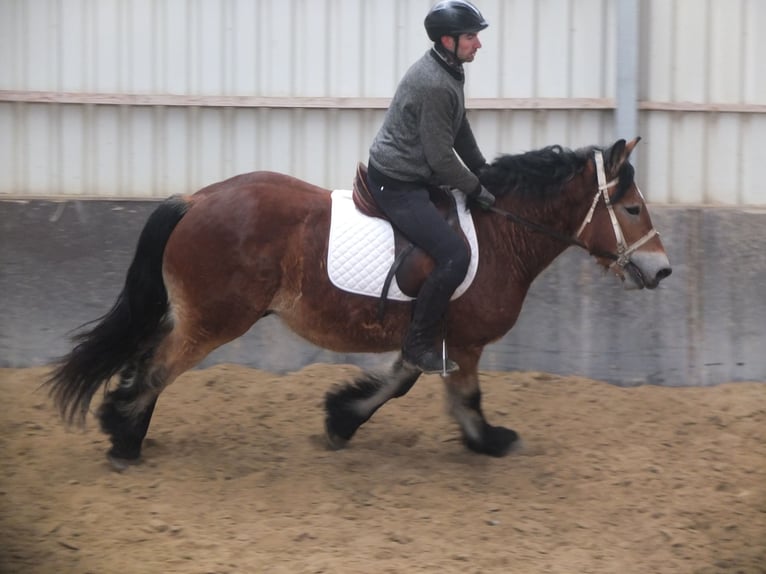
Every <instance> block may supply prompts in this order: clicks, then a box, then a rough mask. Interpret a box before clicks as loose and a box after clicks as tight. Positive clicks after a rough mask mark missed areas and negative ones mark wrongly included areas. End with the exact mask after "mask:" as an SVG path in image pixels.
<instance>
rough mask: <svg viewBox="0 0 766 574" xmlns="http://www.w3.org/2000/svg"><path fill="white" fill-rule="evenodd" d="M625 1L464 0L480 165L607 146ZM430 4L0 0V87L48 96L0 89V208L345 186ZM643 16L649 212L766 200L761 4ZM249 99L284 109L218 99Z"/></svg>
mask: <svg viewBox="0 0 766 574" xmlns="http://www.w3.org/2000/svg"><path fill="white" fill-rule="evenodd" d="M619 1H620V0H536V1H534V2H532V1H529V0H477V3H478V4H479V5H480V7H481V9H482V11H483V12H484V14H485V16H486V17H487V18H488V19H489V20H490V23H491V26H490V28H489V29H488V30H486V31H485V32H483V33H482V36H481V39H482V42H483V44H484V47H483V49H482V50H481V52H480V53H479V56H478V57H477V60H476V62H474V63H472V64H471V65H470V66H468V67H467V74H468V82H467V86H466V94H467V96H468V97H469V99H470V100H471V101H472V102H474V103H475V104H476V106H477V107H476V108H475V109H472V110H471V112H470V118H471V122H472V124H473V125H474V131H475V132H476V135H477V138H478V140H479V143H480V144H481V147H482V149H483V151H484V152H485V155H487V156H488V157H494V156H495V155H497V154H498V153H509V152H518V151H523V150H527V149H530V148H535V147H541V146H543V145H549V144H552V143H559V144H563V145H567V146H571V147H579V146H582V145H587V144H592V143H603V144H606V143H609V142H610V140H612V139H613V130H614V121H613V117H612V116H613V111H612V110H611V109H610V107H609V104H608V103H605V102H609V101H612V100H613V98H614V97H615V86H616V80H617V62H616V61H615V58H616V53H617V50H616V42H617V41H618V39H617V37H616V28H617V26H616V18H617V10H616V3H617V2H619ZM430 4H431V1H430V0H220V1H218V0H98V1H96V0H0V90H5V91H8V92H13V93H16V94H23V93H25V92H36V93H42V94H43V96H38V97H37V98H36V99H35V98H32V99H31V100H30V103H21V102H19V101H18V98H17V99H16V100H13V99H6V101H3V96H2V92H0V194H11V195H46V196H50V195H60V194H61V195H69V196H93V195H95V196H124V197H162V196H164V195H167V194H169V193H176V192H186V191H190V190H193V189H196V188H198V187H201V186H202V185H205V184H207V183H210V182H212V181H215V180H218V179H222V178H224V177H228V176H231V175H234V174H236V173H239V172H242V171H249V170H253V169H273V170H277V171H283V172H287V173H290V174H292V175H295V176H297V177H301V178H304V179H307V180H309V181H312V182H313V183H317V184H319V185H323V186H325V187H347V186H348V184H349V179H350V175H351V173H352V171H353V168H354V165H355V163H356V162H357V161H366V159H367V158H366V155H367V147H368V146H369V142H370V141H371V139H372V137H373V136H374V133H375V131H376V130H377V128H378V126H379V124H380V121H381V119H382V116H383V113H384V112H383V108H382V107H381V102H385V101H386V99H387V98H389V97H390V96H391V95H392V93H393V91H394V89H395V86H396V83H397V82H398V80H399V78H400V77H401V75H402V74H403V73H404V71H405V70H406V68H407V67H408V66H409V65H410V64H411V63H412V62H413V61H414V60H415V59H416V58H417V57H419V56H420V55H421V54H422V53H423V52H424V51H425V50H426V49H427V47H428V41H427V39H426V38H425V34H424V32H423V29H422V20H423V17H424V15H425V13H426V11H427V10H428V7H429V6H430ZM641 7H642V14H641V17H642V19H641V52H640V61H641V69H642V78H641V80H642V81H641V82H640V85H641V93H640V94H639V97H640V99H641V102H642V111H641V116H640V132H641V134H640V135H642V136H643V137H644V141H643V143H642V144H641V146H640V147H639V151H638V153H637V155H636V161H637V164H638V168H639V179H640V181H641V183H642V186H643V187H644V188H645V190H646V193H647V195H648V196H649V198H650V200H652V201H654V202H667V203H721V204H748V205H752V204H755V205H764V204H766V189H765V188H764V184H762V183H760V178H759V177H757V175H758V168H759V167H760V166H762V165H764V159H765V158H764V153H765V152H764V151H763V150H764V146H763V144H762V139H763V135H762V134H763V133H764V121H765V120H764V109H766V108H765V107H764V106H766V57H764V54H766V35H763V34H761V31H762V30H763V29H766V2H763V1H762V0H707V1H705V2H700V1H699V0H648V1H647V2H644V3H642V4H641ZM45 94H53V96H52V99H53V102H52V103H44V102H46V101H47V100H46V97H47V96H46V95H45ZM56 94H64V95H67V98H64V99H58V100H57V99H56V98H55V95H56ZM123 94H127V95H128V96H124V95H123ZM99 95H102V96H101V99H99V100H98V101H97V103H94V100H93V98H94V97H95V96H99ZM130 95H135V96H137V97H138V98H139V99H141V98H143V99H144V101H142V102H139V103H141V105H132V104H131V102H132V100H130V101H128V100H125V98H126V97H133V96H130ZM150 96H159V97H163V98H166V99H165V100H162V104H161V105H158V104H155V103H152V101H151V100H147V98H148V97H150ZM227 97H228V98H230V99H229V100H226V99H225V98H227ZM259 97H260V98H273V99H274V100H275V101H277V102H278V103H277V104H275V107H274V106H270V104H268V103H260V104H252V103H247V102H245V103H244V104H241V105H240V104H239V103H238V101H239V100H236V99H234V100H232V99H231V98H245V99H247V98H250V100H248V101H249V102H252V99H253V98H259ZM78 98H79V99H78ZM167 98H170V99H171V100H172V101H170V100H168V99H167ZM549 98H550V99H551V100H548V99H549ZM21 99H22V100H23V98H21ZM344 99H351V100H353V101H354V102H356V103H352V104H349V103H348V102H345V103H344V101H343V100H344ZM112 100H114V101H112ZM298 100H300V102H301V103H294V102H295V101H298ZM314 100H317V101H318V103H317V101H314ZM319 100H321V101H319ZM546 101H559V102H564V105H563V106H561V107H562V108H563V109H556V108H557V105H551V106H548V105H546V104H545V102H546ZM57 102H58V103H57ZM61 102H66V103H61ZM211 102H212V103H211ZM216 102H220V103H216ZM291 102H293V103H291ZM492 102H500V103H496V104H493V103H492ZM503 102H505V103H506V104H507V107H508V109H503V106H504V105H506V104H503ZM566 102H570V103H566ZM253 105H255V107H253ZM538 106H541V109H536V107H538ZM559 106H560V104H559ZM695 106H696V107H695ZM716 106H724V107H723V108H722V111H716ZM725 106H729V108H726V107H725ZM732 106H733V108H732ZM525 107H526V108H527V109H524V108H525ZM514 108H515V109H514ZM620 135H621V136H624V137H632V136H633V135H636V134H620Z"/></svg>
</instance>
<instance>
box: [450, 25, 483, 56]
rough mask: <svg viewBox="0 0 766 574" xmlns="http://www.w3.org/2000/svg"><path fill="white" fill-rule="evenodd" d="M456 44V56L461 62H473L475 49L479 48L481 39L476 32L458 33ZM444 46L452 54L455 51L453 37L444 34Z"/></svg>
mask: <svg viewBox="0 0 766 574" xmlns="http://www.w3.org/2000/svg"><path fill="white" fill-rule="evenodd" d="M458 40H459V41H458V45H457V58H458V60H460V61H461V62H473V59H474V58H475V57H476V51H477V50H478V49H479V48H481V41H480V40H479V35H478V34H476V33H473V32H471V33H469V34H460V36H459V38H458ZM442 43H443V44H444V47H445V48H447V50H449V51H450V52H452V53H453V54H454V52H455V39H454V38H452V37H451V36H444V37H443V38H442Z"/></svg>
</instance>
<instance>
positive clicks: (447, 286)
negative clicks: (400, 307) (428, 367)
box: [368, 170, 471, 344]
mask: <svg viewBox="0 0 766 574" xmlns="http://www.w3.org/2000/svg"><path fill="white" fill-rule="evenodd" d="M372 171H375V170H372ZM368 179H369V184H370V192H371V193H372V196H373V197H374V198H375V201H377V203H378V206H379V207H380V209H381V210H382V211H383V212H384V213H385V214H386V216H388V218H389V219H390V220H391V223H392V224H393V225H394V226H395V227H396V228H397V229H399V231H401V232H402V234H404V236H405V237H407V238H408V239H409V240H410V241H412V242H413V243H414V244H415V245H417V246H418V247H420V248H421V249H422V250H423V251H425V252H426V253H428V254H429V255H430V256H431V257H432V258H433V259H434V261H435V263H436V266H435V267H434V270H433V271H432V272H431V274H430V275H429V276H428V278H427V279H426V281H425V283H424V284H423V286H422V287H421V289H420V292H419V293H418V297H417V299H416V302H415V309H414V311H413V325H412V328H413V329H416V330H418V331H419V333H417V335H419V336H420V337H421V338H425V339H428V340H429V341H428V344H433V340H434V337H435V335H436V334H437V330H438V327H439V324H440V323H441V320H442V318H443V316H444V313H445V312H446V310H447V306H448V305H449V300H450V298H451V297H452V294H453V293H454V292H455V289H457V288H458V286H459V285H460V283H461V282H462V281H463V279H464V278H465V275H466V272H467V271H468V265H469V263H470V260H471V252H470V249H469V248H468V245H466V243H465V241H464V240H463V239H462V237H460V236H459V235H458V234H457V232H455V231H454V230H453V229H452V228H451V227H450V226H449V224H448V223H447V222H446V221H445V219H444V217H443V216H442V215H441V214H440V213H439V211H438V210H437V209H436V207H435V206H434V204H433V203H431V200H430V199H429V195H428V190H427V189H425V188H424V187H420V186H417V185H415V184H410V183H402V185H401V186H397V187H396V188H395V187H392V186H390V185H381V184H380V183H379V182H377V181H375V179H374V176H373V175H371V174H368Z"/></svg>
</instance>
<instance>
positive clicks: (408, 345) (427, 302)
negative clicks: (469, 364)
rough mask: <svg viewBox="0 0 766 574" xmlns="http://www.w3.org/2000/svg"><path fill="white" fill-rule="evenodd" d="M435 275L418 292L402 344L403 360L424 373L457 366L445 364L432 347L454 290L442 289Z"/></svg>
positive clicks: (451, 369)
mask: <svg viewBox="0 0 766 574" xmlns="http://www.w3.org/2000/svg"><path fill="white" fill-rule="evenodd" d="M435 275H436V274H435V273H432V274H431V276H429V277H428V279H426V282H425V283H424V284H423V287H421V289H420V292H419V293H418V297H417V299H416V300H415V310H414V312H413V317H412V322H411V323H410V327H409V330H408V331H407V334H406V335H405V337H404V343H403V344H402V358H403V359H404V361H405V362H406V363H409V364H410V365H412V366H414V367H416V368H418V369H420V370H421V371H422V372H424V373H426V374H429V373H442V372H444V371H446V372H448V373H451V372H454V371H457V370H458V366H457V363H455V362H454V361H451V360H449V359H447V361H446V365H445V363H444V361H443V358H442V353H441V350H440V349H437V346H436V337H437V335H438V334H439V328H440V327H441V323H442V319H443V317H444V314H445V312H446V310H447V306H448V305H449V300H450V297H451V296H452V293H453V291H454V290H451V289H449V288H445V287H444V285H442V284H441V281H440V280H439V277H437V276H435Z"/></svg>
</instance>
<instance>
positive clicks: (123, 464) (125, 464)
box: [106, 453, 141, 472]
mask: <svg viewBox="0 0 766 574" xmlns="http://www.w3.org/2000/svg"><path fill="white" fill-rule="evenodd" d="M106 459H107V460H108V461H109V465H110V466H111V467H112V470H114V471H116V472H123V471H125V470H127V469H128V468H130V467H131V466H136V465H137V464H141V459H140V458H121V457H119V456H115V455H113V454H111V453H107V455H106Z"/></svg>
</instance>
